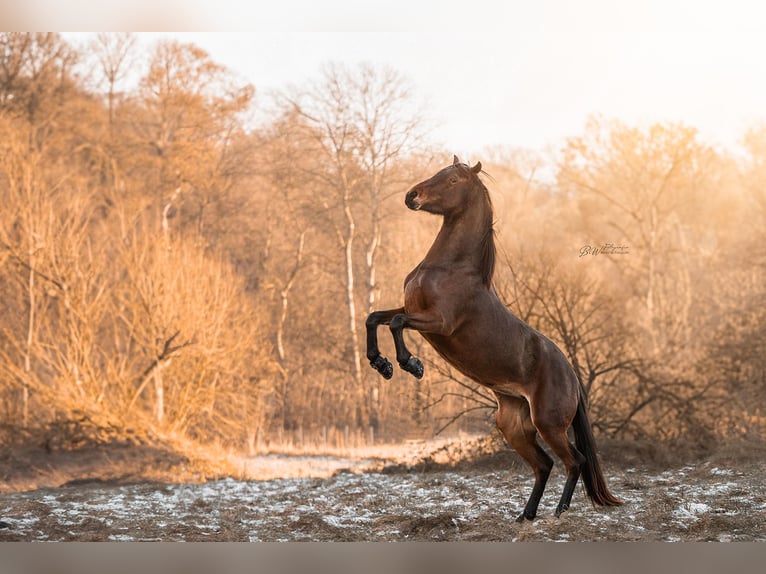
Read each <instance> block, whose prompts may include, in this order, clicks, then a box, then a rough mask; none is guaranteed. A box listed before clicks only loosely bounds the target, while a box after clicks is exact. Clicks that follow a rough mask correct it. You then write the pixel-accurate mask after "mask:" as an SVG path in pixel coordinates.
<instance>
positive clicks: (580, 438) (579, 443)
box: [572, 385, 622, 506]
mask: <svg viewBox="0 0 766 574" xmlns="http://www.w3.org/2000/svg"><path fill="white" fill-rule="evenodd" d="M585 401H586V396H585V389H583V388H582V385H580V397H579V401H577V414H575V418H574V421H573V423H572V426H573V428H574V435H575V446H576V447H577V450H579V451H580V452H581V453H582V454H583V455H584V456H585V464H584V465H583V466H582V468H581V470H582V481H583V484H584V485H585V491H586V492H587V493H588V497H589V498H590V499H591V501H592V502H593V504H598V505H599V506H618V505H620V504H622V500H620V499H618V498H617V497H615V496H614V495H613V494H612V493H611V492H609V487H608V486H607V485H606V480H605V479H604V473H603V472H602V471H601V464H600V463H599V461H598V455H597V454H596V440H595V439H594V438H593V431H592V430H591V426H590V421H589V420H588V412H587V411H586V410H585V409H586V407H585Z"/></svg>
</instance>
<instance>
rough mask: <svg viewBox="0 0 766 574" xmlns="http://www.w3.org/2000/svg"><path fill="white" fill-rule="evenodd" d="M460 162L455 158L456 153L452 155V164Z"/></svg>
mask: <svg viewBox="0 0 766 574" xmlns="http://www.w3.org/2000/svg"><path fill="white" fill-rule="evenodd" d="M459 163H460V160H459V159H458V158H457V156H456V155H453V156H452V165H457V164H459Z"/></svg>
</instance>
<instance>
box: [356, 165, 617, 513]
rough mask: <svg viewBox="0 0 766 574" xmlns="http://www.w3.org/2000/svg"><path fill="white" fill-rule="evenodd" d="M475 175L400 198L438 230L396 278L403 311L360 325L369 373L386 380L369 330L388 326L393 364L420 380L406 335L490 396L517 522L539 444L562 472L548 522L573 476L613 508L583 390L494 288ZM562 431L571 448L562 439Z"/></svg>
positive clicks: (560, 357) (461, 168) (441, 180)
mask: <svg viewBox="0 0 766 574" xmlns="http://www.w3.org/2000/svg"><path fill="white" fill-rule="evenodd" d="M480 173H484V172H483V171H482V168H481V162H478V163H476V165H474V166H473V167H471V166H469V165H467V164H465V163H461V162H460V160H459V159H458V158H457V156H454V157H453V162H452V165H449V166H447V167H445V168H443V169H441V170H440V171H438V172H437V173H436V174H435V175H433V176H432V177H430V178H429V179H426V180H425V181H422V182H421V183H418V184H417V185H415V186H414V187H412V188H411V189H410V190H409V191H408V192H407V193H406V194H405V198H404V203H405V205H406V206H407V207H408V208H409V209H411V210H413V211H425V212H427V213H431V214H435V215H440V216H442V218H443V221H442V226H441V229H440V230H439V233H438V235H437V236H436V239H435V240H434V242H433V244H432V245H431V248H430V249H429V250H428V252H427V253H426V256H425V258H424V259H423V260H422V261H421V262H420V263H419V264H418V265H417V266H416V267H415V268H414V269H413V270H412V271H411V272H410V273H409V274H408V275H407V277H406V279H405V280H404V306H403V307H399V308H396V309H389V310H385V311H374V312H372V313H370V315H369V316H368V317H367V321H366V333H367V358H368V359H369V361H370V365H371V366H372V368H373V369H375V370H376V371H377V372H378V373H380V374H381V375H382V376H383V377H384V378H386V379H390V378H391V377H392V376H393V372H394V369H393V365H392V364H391V362H390V361H389V360H388V359H387V358H386V357H383V356H382V355H381V354H380V350H379V348H378V339H377V328H378V326H380V325H388V326H389V328H390V330H391V335H392V336H393V340H394V346H395V348H396V360H397V362H398V363H399V366H400V367H401V368H402V369H403V370H404V371H406V372H408V373H410V374H412V375H414V376H415V377H417V378H421V377H422V376H423V364H422V363H421V361H420V360H419V359H417V358H416V357H414V356H413V355H412V353H410V351H409V349H408V348H407V346H406V345H405V342H404V336H403V332H404V329H412V330H415V331H418V332H419V333H420V334H421V335H422V336H423V338H425V339H426V341H427V342H428V343H430V344H431V346H432V347H433V348H434V349H435V350H436V352H437V353H438V354H439V355H440V356H441V357H442V358H443V359H444V360H446V361H447V362H448V363H449V364H451V365H452V366H453V367H455V369H457V370H458V371H460V372H461V373H463V374H464V375H465V376H467V377H469V378H470V379H472V380H474V381H476V382H477V383H479V384H481V385H483V386H485V387H487V388H488V389H489V390H491V391H492V393H493V394H494V395H495V398H496V400H497V412H496V424H497V427H498V429H499V430H500V432H501V433H502V435H503V437H504V438H505V440H506V442H507V443H508V444H509V445H510V446H511V447H513V448H514V449H515V450H516V451H517V452H518V453H519V455H521V457H522V458H523V459H524V460H525V461H526V462H527V463H528V464H529V466H531V467H532V470H533V472H534V475H535V483H534V486H533V488H532V492H531V494H530V496H529V499H528V501H527V503H526V505H525V507H524V510H523V512H522V513H521V514H520V515H519V516H518V518H517V521H518V522H523V521H525V520H530V521H531V520H534V518H535V517H536V515H537V508H538V505H539V503H540V499H541V498H542V495H543V491H544V490H545V485H546V482H547V481H548V476H549V475H550V472H551V469H552V468H553V459H552V458H551V457H550V456H549V455H548V453H547V452H546V451H545V450H544V449H543V448H542V446H541V445H540V443H539V442H538V440H537V439H538V436H539V437H540V438H541V439H542V440H543V441H545V443H546V444H547V445H548V446H549V447H550V450H551V451H552V452H553V453H554V454H555V455H556V456H557V457H558V458H559V459H561V462H562V463H563V464H564V467H565V468H566V482H565V484H564V490H563V493H562V495H561V499H560V500H559V503H558V506H557V508H556V512H555V515H556V516H557V517H558V516H560V515H561V513H562V512H564V511H566V510H567V509H568V508H569V505H570V504H571V501H572V495H573V493H574V489H575V486H576V484H577V480H578V479H579V477H580V476H582V479H583V483H584V486H585V491H586V493H587V495H588V497H589V498H590V500H591V502H592V503H593V504H594V506H595V505H600V506H617V505H619V504H622V501H621V500H619V499H618V498H616V497H615V496H614V495H613V494H612V493H611V492H610V490H609V488H608V486H607V484H606V480H605V478H604V475H603V472H602V470H601V465H600V462H599V459H598V456H597V453H596V444H595V440H594V437H593V433H592V430H591V425H590V421H589V420H588V414H587V411H586V400H587V398H586V395H585V389H584V388H583V386H582V384H581V383H580V380H579V379H578V377H577V375H576V374H575V371H574V369H573V368H572V366H571V364H570V363H569V361H568V360H567V359H566V357H565V355H564V353H563V352H562V351H561V349H559V348H558V347H557V346H556V345H555V344H554V343H553V342H552V341H551V340H549V339H548V338H546V337H545V336H544V335H542V334H541V333H539V332H538V331H536V330H535V329H533V328H532V327H530V326H529V325H528V324H526V323H525V322H524V321H522V320H521V319H519V318H517V317H516V316H515V315H513V314H512V313H511V312H510V311H509V310H508V308H507V307H506V306H505V305H504V304H503V302H502V301H501V300H500V298H499V297H498V294H497V292H496V290H495V288H494V286H493V282H492V278H493V275H494V270H495V257H496V247H495V232H494V214H493V208H492V202H491V199H490V196H489V191H488V189H487V188H486V187H485V185H484V183H483V182H482V180H481V179H480V177H479V174H480ZM570 427H572V428H573V430H574V433H573V434H574V439H575V444H572V443H571V442H570V441H569V439H568V436H567V432H568V430H569V428H570Z"/></svg>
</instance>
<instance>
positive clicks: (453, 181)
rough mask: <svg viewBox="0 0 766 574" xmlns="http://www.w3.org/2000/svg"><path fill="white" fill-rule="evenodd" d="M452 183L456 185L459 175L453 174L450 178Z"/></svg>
mask: <svg viewBox="0 0 766 574" xmlns="http://www.w3.org/2000/svg"><path fill="white" fill-rule="evenodd" d="M449 182H450V185H455V184H456V183H457V176H456V175H453V176H451V177H450V178H449Z"/></svg>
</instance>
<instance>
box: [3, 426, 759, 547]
mask: <svg viewBox="0 0 766 574" xmlns="http://www.w3.org/2000/svg"><path fill="white" fill-rule="evenodd" d="M602 452H603V454H602V459H603V461H604V466H605V467H606V474H607V477H608V480H609V484H610V486H611V488H612V490H613V491H614V492H615V494H616V495H617V496H619V497H620V498H622V499H623V500H624V501H625V504H624V505H623V506H620V507H616V508H600V507H595V508H594V507H593V506H592V505H591V504H590V502H589V501H588V500H587V498H586V496H585V494H584V492H583V490H582V489H581V488H579V487H578V489H577V491H576V493H575V497H574V499H573V504H572V507H571V508H570V510H569V511H568V512H566V513H565V514H563V515H562V516H561V518H555V517H554V516H553V511H554V509H555V506H556V503H557V502H558V497H559V495H560V493H561V489H562V487H563V470H562V468H561V467H560V466H556V467H555V469H554V472H553V474H552V475H551V480H550V481H549V484H548V488H547V490H546V493H545V495H544V497H543V500H542V503H541V506H540V510H539V513H538V518H537V519H536V520H535V521H534V522H531V523H530V522H526V523H522V524H519V523H516V522H515V520H514V519H515V517H516V516H517V515H518V513H519V512H520V511H521V509H522V508H523V505H524V503H525V501H526V498H527V496H528V495H529V492H530V490H531V488H532V482H533V480H532V475H531V472H530V471H529V470H528V469H527V467H526V466H525V465H524V464H523V463H522V462H521V461H520V460H518V459H517V458H516V457H515V455H513V454H511V453H509V452H508V451H505V450H499V449H498V448H497V443H496V441H495V440H494V439H492V440H485V439H480V440H473V441H443V442H439V443H430V442H429V443H411V444H408V445H391V446H388V447H379V448H377V449H365V450H358V451H354V452H346V453H336V454H333V455H327V454H325V455H316V454H314V455H292V456H287V455H283V454H268V455H262V456H258V457H242V458H238V459H236V460H233V461H229V462H230V464H229V465H228V466H227V467H225V468H224V467H221V468H220V469H217V470H216V469H213V470H212V471H211V472H212V476H205V472H204V471H202V470H200V469H199V468H197V466H199V465H195V464H193V462H194V461H193V460H192V459H190V458H189V457H184V456H180V455H179V456H176V457H175V458H174V457H173V456H169V455H168V453H167V452H164V453H163V452H162V451H161V449H154V450H152V449H144V451H141V449H140V448H137V447H124V448H122V449H120V448H117V449H115V448H112V449H110V448H107V447H104V448H103V449H102V450H101V451H94V450H93V449H89V450H88V451H87V452H78V453H73V452H58V453H57V452H54V453H45V454H44V455H43V454H41V453H38V454H37V456H39V457H43V459H44V460H45V457H47V462H46V463H45V464H43V463H41V462H40V461H39V460H37V459H36V455H35V454H34V453H32V452H29V451H26V452H19V451H14V452H13V453H9V452H5V453H3V454H1V455H0V468H2V474H3V476H4V477H5V478H4V482H3V483H2V491H0V541H397V540H404V541H607V540H608V541H721V542H726V541H764V540H766V483H764V481H763V479H762V477H763V476H764V471H766V462H764V460H763V458H762V457H758V456H755V457H753V456H750V457H745V459H744V460H743V459H742V457H738V456H735V455H734V454H733V453H731V452H728V453H726V452H725V453H723V454H720V453H719V454H718V455H715V456H707V457H706V458H705V459H700V460H698V461H697V462H695V463H689V462H685V463H675V464H674V463H673V462H672V461H670V462H669V461H668V460H664V459H662V458H661V457H660V458H659V459H658V457H657V456H654V455H651V453H648V454H647V453H646V452H642V451H641V450H640V449H632V450H631V452H630V453H629V455H626V452H625V451H624V449H620V448H619V445H617V446H612V447H609V448H606V449H605V450H604V451H602ZM650 455H651V456H650ZM78 458H79V460H78ZM671 458H672V457H671ZM227 469H228V470H227ZM232 469H237V470H236V471H232ZM227 474H228V477H225V478H222V476H224V475H227ZM170 477H175V479H173V478H170Z"/></svg>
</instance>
